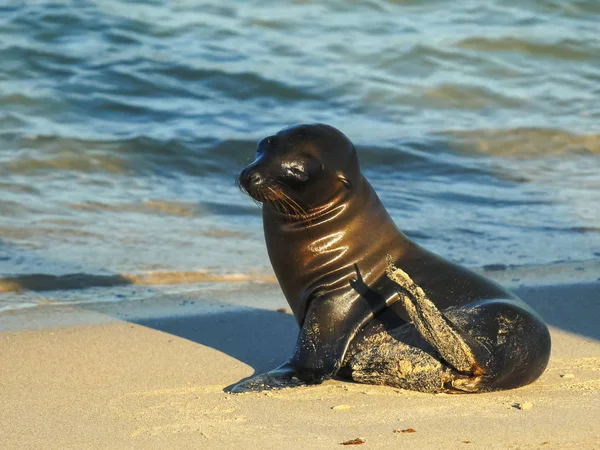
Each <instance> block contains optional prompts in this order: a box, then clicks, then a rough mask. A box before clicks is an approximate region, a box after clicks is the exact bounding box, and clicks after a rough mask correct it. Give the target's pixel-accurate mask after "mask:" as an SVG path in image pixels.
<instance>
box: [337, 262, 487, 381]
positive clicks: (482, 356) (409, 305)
mask: <svg viewBox="0 0 600 450" xmlns="http://www.w3.org/2000/svg"><path fill="white" fill-rule="evenodd" d="M387 275H388V277H389V278H390V279H391V280H392V281H394V282H395V283H397V284H398V285H399V287H400V288H401V289H402V290H399V296H400V301H401V302H402V304H403V306H404V307H405V309H406V310H407V312H408V314H409V316H410V319H411V321H412V324H408V325H405V326H403V327H401V328H406V327H414V328H415V329H416V331H417V332H418V333H419V334H420V335H421V336H422V337H423V339H425V341H427V343H429V344H430V345H431V346H432V347H433V349H435V352H436V353H437V354H433V352H428V351H426V350H425V349H421V348H417V347H414V346H410V345H408V344H406V343H404V342H402V341H400V340H398V339H397V338H395V337H394V336H393V334H394V333H392V334H391V335H390V334H387V333H383V334H380V335H377V336H373V337H371V338H369V339H368V340H367V341H366V342H364V343H363V344H362V345H361V346H360V349H359V351H358V352H357V353H356V354H355V355H354V356H353V357H352V358H350V360H349V361H348V367H349V368H350V371H351V377H352V378H353V379H354V380H355V381H359V382H362V383H370V384H386V385H392V386H396V387H401V388H404V389H412V390H417V391H421V392H442V391H444V392H480V391H484V390H490V386H486V384H487V383H485V382H483V383H482V381H485V376H486V372H487V371H486V370H485V369H484V367H485V366H486V365H488V363H489V359H490V357H491V354H490V352H489V351H488V350H487V348H486V347H485V346H484V345H483V344H482V343H481V342H479V341H477V340H476V339H474V338H472V337H471V336H468V335H467V334H466V333H463V334H460V331H459V330H457V329H456V327H455V326H454V325H453V324H452V323H451V322H450V321H449V320H448V319H447V317H446V316H445V315H444V314H443V313H442V312H441V311H440V310H439V309H438V308H437V307H436V306H435V305H434V303H433V302H432V301H431V300H429V298H427V295H425V292H423V290H422V289H421V288H420V287H419V286H417V285H416V284H415V283H414V282H413V281H412V280H411V279H410V277H409V276H408V275H407V274H406V273H405V272H404V271H402V270H401V269H398V268H396V267H395V266H394V265H393V262H392V261H391V259H388V269H387ZM406 331H407V330H406V329H405V330H402V332H403V333H406ZM373 340H379V342H377V343H375V342H373ZM438 355H439V356H438Z"/></svg>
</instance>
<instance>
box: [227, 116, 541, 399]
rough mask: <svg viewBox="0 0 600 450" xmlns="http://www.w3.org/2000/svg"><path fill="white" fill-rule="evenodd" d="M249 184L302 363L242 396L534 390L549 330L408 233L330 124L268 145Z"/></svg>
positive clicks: (294, 361)
mask: <svg viewBox="0 0 600 450" xmlns="http://www.w3.org/2000/svg"><path fill="white" fill-rule="evenodd" d="M238 181H239V185H240V187H241V189H242V190H243V191H245V192H246V193H247V194H248V195H250V196H251V197H252V198H253V199H254V200H256V201H258V202H260V203H262V205H263V208H262V214H263V226H264V233H265V239H266V243H267V249H268V252H269V258H270V260H271V264H272V265H273V269H274V271H275V274H276V276H277V279H278V281H279V283H280V285H281V289H282V290H283V293H284V295H285V297H286V299H287V301H288V303H289V304H290V307H291V309H292V311H293V313H294V316H295V318H296V320H297V322H298V325H299V326H300V334H299V336H298V340H297V343H296V347H295V349H294V351H293V354H292V356H291V357H290V359H289V360H288V361H287V362H285V363H284V364H282V365H281V366H280V367H278V368H276V369H274V370H272V371H270V372H268V373H265V374H262V375H257V376H254V377H251V378H249V379H247V380H243V381H241V382H239V383H238V384H236V385H234V386H233V388H232V389H231V391H232V392H234V393H241V392H251V391H262V390H268V389H280V388H285V387H293V386H299V385H308V384H318V383H321V382H323V381H324V380H327V379H329V378H331V377H333V376H338V377H341V378H346V379H352V380H354V381H357V382H361V383H370V384H385V385H389V386H394V387H399V388H404V389H412V390H417V391H422V392H485V391H493V390H500V389H510V388H515V387H518V386H523V385H526V384H528V383H531V382H533V381H534V380H535V379H537V378H538V377H539V376H540V375H541V374H542V372H543V371H544V369H545V368H546V365H547V363H548V358H549V355H550V334H549V332H548V329H547V327H546V325H545V324H544V322H543V321H542V319H541V318H540V317H539V316H538V315H537V314H536V313H535V312H534V311H533V310H532V309H531V308H530V307H529V306H527V305H526V304H525V303H524V302H523V301H522V300H520V299H519V298H517V297H516V296H515V295H513V294H512V293H510V292H508V291H507V290H505V289H503V288H502V287H500V286H499V285H497V284H496V283H494V282H492V281H491V280H488V279H486V278H484V277H482V276H481V275H478V274H476V273H474V272H472V271H470V270H468V269H466V268H464V267H461V266H459V265H457V264H455V263H453V262H450V261H447V260H445V259H443V258H441V257H439V256H437V255H435V254H433V253H431V252H429V251H428V250H425V249H424V248H422V247H420V246H418V245H417V244H415V243H414V242H412V241H411V240H410V239H408V238H407V237H406V236H405V235H404V234H403V233H402V232H400V231H399V230H398V228H396V225H395V224H394V222H393V221H392V219H391V218H390V216H389V214H388V213H387V211H386V210H385V208H384V207H383V205H382V203H381V201H380V200H379V198H378V197H377V194H376V193H375V191H374V190H373V188H372V187H371V185H370V184H369V183H368V182H367V180H366V179H365V178H364V176H363V175H362V173H361V171H360V168H359V164H358V158H357V155H356V150H355V148H354V145H353V144H352V142H350V140H349V139H348V138H347V137H346V136H345V135H344V134H342V133H341V132H340V131H338V130H336V129H335V128H333V127H331V126H328V125H320V124H314V125H299V126H295V127H291V128H286V129H283V130H281V131H280V132H279V133H277V134H276V135H273V136H269V137H267V138H265V139H263V140H261V141H260V142H259V143H258V147H257V151H256V159H255V161H254V162H252V163H251V164H250V165H249V166H248V167H246V168H245V169H244V170H243V171H242V172H241V174H240V176H239V180H238Z"/></svg>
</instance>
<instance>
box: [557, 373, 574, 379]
mask: <svg viewBox="0 0 600 450" xmlns="http://www.w3.org/2000/svg"><path fill="white" fill-rule="evenodd" d="M560 377H561V378H575V375H573V374H572V373H564V374H562V375H561V376H560Z"/></svg>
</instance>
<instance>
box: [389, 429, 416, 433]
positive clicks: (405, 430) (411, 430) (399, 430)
mask: <svg viewBox="0 0 600 450" xmlns="http://www.w3.org/2000/svg"><path fill="white" fill-rule="evenodd" d="M416 432H417V430H415V429H414V428H406V429H404V430H401V429H400V428H396V429H395V430H394V433H416Z"/></svg>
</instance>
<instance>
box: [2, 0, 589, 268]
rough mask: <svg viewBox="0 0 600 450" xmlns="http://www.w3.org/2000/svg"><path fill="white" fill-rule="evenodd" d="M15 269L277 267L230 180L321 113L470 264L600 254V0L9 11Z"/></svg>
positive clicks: (405, 220) (5, 256) (429, 236)
mask: <svg viewBox="0 0 600 450" xmlns="http://www.w3.org/2000/svg"><path fill="white" fill-rule="evenodd" d="M0 61H1V63H0V277H4V278H6V277H10V276H15V275H27V274H51V275H52V274H54V275H65V274H72V273H88V274H123V273H129V274H131V273H134V274H140V273H142V274H143V273H150V272H153V271H164V272H169V273H170V272H181V271H207V272H209V273H217V274H219V273H242V274H269V273H270V266H269V263H268V259H267V255H266V251H265V249H264V242H263V238H262V227H261V218H260V211H259V209H258V208H257V207H256V205H255V204H254V203H253V202H252V201H251V200H250V199H249V198H247V197H245V196H243V195H242V194H241V193H240V192H239V191H237V189H236V187H235V184H234V179H235V175H236V173H237V172H238V171H239V169H240V168H241V167H243V166H244V165H245V164H247V162H248V161H249V160H250V159H251V158H252V157H253V154H254V147H255V145H256V141H257V140H258V139H260V138H262V137H264V136H266V135H268V134H272V133H274V132H276V131H277V130H279V129H280V128H282V127H285V126H289V125H292V124H296V123H302V122H325V123H329V124H331V125H333V126H336V127H338V128H339V129H341V130H342V131H343V132H345V133H346V134H347V135H348V136H349V137H350V138H351V139H352V140H353V141H354V142H355V144H356V145H357V147H358V150H359V157H360V160H361V164H362V166H363V170H364V172H365V174H366V175H367V177H368V179H369V180H370V181H371V183H372V184H373V185H374V187H375V188H376V190H377V192H378V193H379V194H380V196H381V198H382V200H383V201H384V203H385V204H386V206H387V208H388V209H389V211H390V213H391V214H392V216H393V217H394V219H395V220H396V221H397V223H398V225H399V226H400V228H401V229H403V230H405V231H406V232H407V233H408V234H409V235H410V236H411V237H413V238H414V239H415V240H417V241H418V242H419V243H421V244H423V245H425V246H426V247H428V248H430V249H431V250H433V251H436V252H438V253H440V254H442V255H444V256H446V257H450V258H452V259H454V260H456V261H459V262H461V263H463V264H466V265H467V266H470V267H474V268H480V267H483V266H486V265H490V264H503V265H514V266H528V265H550V264H556V263H558V262H564V261H577V262H579V261H581V262H586V261H593V260H596V261H597V260H598V259H600V129H599V128H600V127H599V125H598V124H599V123H600V2H598V1H595V0H589V1H549V0H545V1H544V0H538V1H524V2H516V1H500V0H490V1H485V2H470V1H469V2H442V1H419V2H417V1H392V0H389V1H384V0H369V1H353V2H349V1H346V0H339V1H333V0H331V1H327V2H319V3H316V2H315V3H313V2H310V1H297V2H290V3H287V2H285V3H282V2H276V1H266V0H256V1H239V2H220V1H196V0H194V1H191V0H179V1H164V0H163V1H140V2H133V1H125V0H97V1H90V0H72V1H68V0H63V1H45V0H37V1H12V0H8V1H7V0H4V1H3V2H2V6H0Z"/></svg>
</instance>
